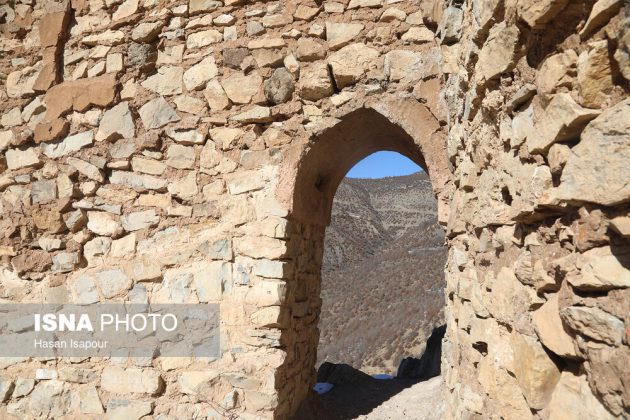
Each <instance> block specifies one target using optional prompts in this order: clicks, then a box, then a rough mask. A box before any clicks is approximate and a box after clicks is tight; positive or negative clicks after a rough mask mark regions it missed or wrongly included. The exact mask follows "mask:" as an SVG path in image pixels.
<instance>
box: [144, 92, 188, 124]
mask: <svg viewBox="0 0 630 420" xmlns="http://www.w3.org/2000/svg"><path fill="white" fill-rule="evenodd" d="M138 113H139V114H140V119H141V120H142V124H144V127H145V128H147V129H151V128H160V127H163V126H165V125H166V124H168V123H171V122H175V121H179V119H180V118H179V116H178V115H177V112H175V110H174V109H173V108H172V107H171V106H170V105H169V103H168V102H166V99H164V98H163V97H161V96H159V97H157V98H155V99H153V100H151V101H149V102H147V103H146V104H144V105H142V107H141V108H140V110H139V111H138Z"/></svg>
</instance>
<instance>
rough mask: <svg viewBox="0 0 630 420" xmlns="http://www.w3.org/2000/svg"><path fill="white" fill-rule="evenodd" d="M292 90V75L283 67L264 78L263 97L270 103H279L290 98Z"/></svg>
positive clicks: (293, 85)
mask: <svg viewBox="0 0 630 420" xmlns="http://www.w3.org/2000/svg"><path fill="white" fill-rule="evenodd" d="M294 90H295V83H294V81H293V76H291V73H289V72H288V71H287V69H285V68H284V67H282V68H279V69H276V70H274V72H273V74H272V75H271V77H270V78H269V79H267V80H265V85H264V92H265V98H267V101H269V102H270V103H272V104H281V103H284V102H286V101H288V100H290V99H291V97H292V96H293V91H294Z"/></svg>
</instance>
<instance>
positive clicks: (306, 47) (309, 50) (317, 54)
mask: <svg viewBox="0 0 630 420" xmlns="http://www.w3.org/2000/svg"><path fill="white" fill-rule="evenodd" d="M295 56H296V57H297V59H298V60H300V61H315V60H319V59H322V58H324V57H326V49H325V48H324V45H322V44H321V43H320V42H318V41H316V40H315V39H313V38H300V39H298V41H297V49H296V50H295Z"/></svg>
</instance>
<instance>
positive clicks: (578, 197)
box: [556, 99, 630, 206]
mask: <svg viewBox="0 0 630 420" xmlns="http://www.w3.org/2000/svg"><path fill="white" fill-rule="evenodd" d="M587 112H589V111H583V112H581V113H582V115H586V113H587ZM558 117H561V116H558ZM565 118H566V117H565ZM589 118H590V117H589ZM565 121H566V120H565ZM629 133H630V100H629V99H626V100H625V101H622V102H620V103H619V104H617V105H616V106H614V107H612V108H610V109H607V110H606V111H604V112H603V113H602V114H601V115H600V116H599V117H598V118H596V119H595V120H593V121H592V122H591V123H590V124H589V125H588V126H587V127H586V128H585V129H584V131H583V132H582V136H581V141H580V143H579V144H578V145H577V146H575V147H574V148H573V149H571V151H572V153H571V156H570V157H569V159H568V161H567V164H566V165H565V167H564V170H563V171H562V178H561V182H560V186H559V187H558V189H557V192H556V195H557V197H558V198H559V199H561V200H567V201H587V202H593V203H599V204H603V205H607V206H610V205H614V204H617V203H622V202H626V201H628V200H630V185H629V184H628V183H627V182H626V181H625V180H627V179H629V177H630V174H629V173H628V171H629V170H630V167H628V165H627V162H628V159H629V158H630V147H628V144H630V134H629ZM604 185H605V186H606V188H601V186H604Z"/></svg>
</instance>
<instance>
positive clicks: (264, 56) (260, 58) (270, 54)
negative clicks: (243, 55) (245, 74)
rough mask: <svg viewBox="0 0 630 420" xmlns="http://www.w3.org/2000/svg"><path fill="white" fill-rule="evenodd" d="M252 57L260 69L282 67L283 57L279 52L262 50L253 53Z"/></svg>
mask: <svg viewBox="0 0 630 420" xmlns="http://www.w3.org/2000/svg"><path fill="white" fill-rule="evenodd" d="M252 57H254V61H256V65H257V66H258V67H260V68H263V67H272V68H275V67H279V66H281V65H282V59H283V56H282V54H280V53H279V52H278V51H277V50H272V49H267V48H261V49H259V50H253V51H252Z"/></svg>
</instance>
